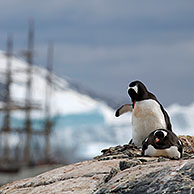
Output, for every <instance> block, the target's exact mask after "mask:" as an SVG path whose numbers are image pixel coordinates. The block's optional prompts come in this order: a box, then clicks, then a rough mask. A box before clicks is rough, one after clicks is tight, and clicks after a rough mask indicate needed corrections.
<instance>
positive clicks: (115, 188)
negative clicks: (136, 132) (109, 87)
mask: <svg viewBox="0 0 194 194" xmlns="http://www.w3.org/2000/svg"><path fill="white" fill-rule="evenodd" d="M183 138H185V137H183ZM185 142H187V140H185ZM187 143H188V142H187ZM188 144H189V148H188V150H187V149H185V150H186V151H185V154H184V157H183V158H182V159H181V160H170V159H168V158H163V157H159V158H154V157H142V156H140V153H141V150H139V149H137V148H134V147H133V146H131V145H124V146H116V147H115V148H113V147H112V148H110V149H106V150H103V154H102V155H101V156H97V157H95V159H93V160H90V161H84V162H80V163H76V164H71V165H68V166H64V167H61V168H57V169H54V170H51V171H48V172H46V173H43V174H41V175H39V176H36V177H32V178H27V179H23V180H19V181H15V182H12V183H9V184H7V185H4V186H2V187H0V194H17V193H20V194H24V193H31V194H33V193H34V194H36V193H44V194H45V193H56V194H57V193H65V194H73V193H76V194H82V193H83V194H87V193H88V194H91V193H93V194H108V193H113V194H121V193H129V194H136V193H138V194H146V193H152V194H156V193H157V194H160V193H166V194H173V193H181V194H182V193H194V157H193V151H192V148H193V145H192V144H191V143H188Z"/></svg>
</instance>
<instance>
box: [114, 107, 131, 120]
mask: <svg viewBox="0 0 194 194" xmlns="http://www.w3.org/2000/svg"><path fill="white" fill-rule="evenodd" d="M132 111H133V105H132V104H124V105H122V106H121V107H120V108H118V109H117V111H116V113H115V116H116V117H119V116H120V115H122V114H124V113H126V112H132Z"/></svg>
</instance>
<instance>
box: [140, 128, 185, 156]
mask: <svg viewBox="0 0 194 194" xmlns="http://www.w3.org/2000/svg"><path fill="white" fill-rule="evenodd" d="M182 153H183V144H182V142H181V141H180V140H179V139H178V137H177V136H176V134H175V133H173V132H172V131H169V130H166V129H157V130H155V131H153V132H152V133H151V134H150V135H149V136H148V137H147V138H146V139H145V140H144V141H143V143H142V155H143V156H144V155H145V156H164V157H169V158H173V159H179V158H181V157H182Z"/></svg>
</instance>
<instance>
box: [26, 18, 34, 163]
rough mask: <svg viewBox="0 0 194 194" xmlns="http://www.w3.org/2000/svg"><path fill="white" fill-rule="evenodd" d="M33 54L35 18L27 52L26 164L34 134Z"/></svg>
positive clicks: (29, 32) (30, 31)
mask: <svg viewBox="0 0 194 194" xmlns="http://www.w3.org/2000/svg"><path fill="white" fill-rule="evenodd" d="M33 55H34V23H33V20H30V22H29V31H28V49H27V51H26V52H25V56H26V61H27V64H28V66H27V70H26V75H27V82H26V97H25V107H26V109H25V115H26V119H25V130H26V142H25V149H24V161H25V163H26V165H29V164H30V144H31V135H32V123H31V100H32V93H31V91H32V66H33Z"/></svg>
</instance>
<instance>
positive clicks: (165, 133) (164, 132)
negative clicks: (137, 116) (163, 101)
mask: <svg viewBox="0 0 194 194" xmlns="http://www.w3.org/2000/svg"><path fill="white" fill-rule="evenodd" d="M158 131H161V132H162V133H163V134H164V137H166V136H167V132H166V131H163V130H157V131H155V133H154V136H155V134H156V133H157V132H158Z"/></svg>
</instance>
